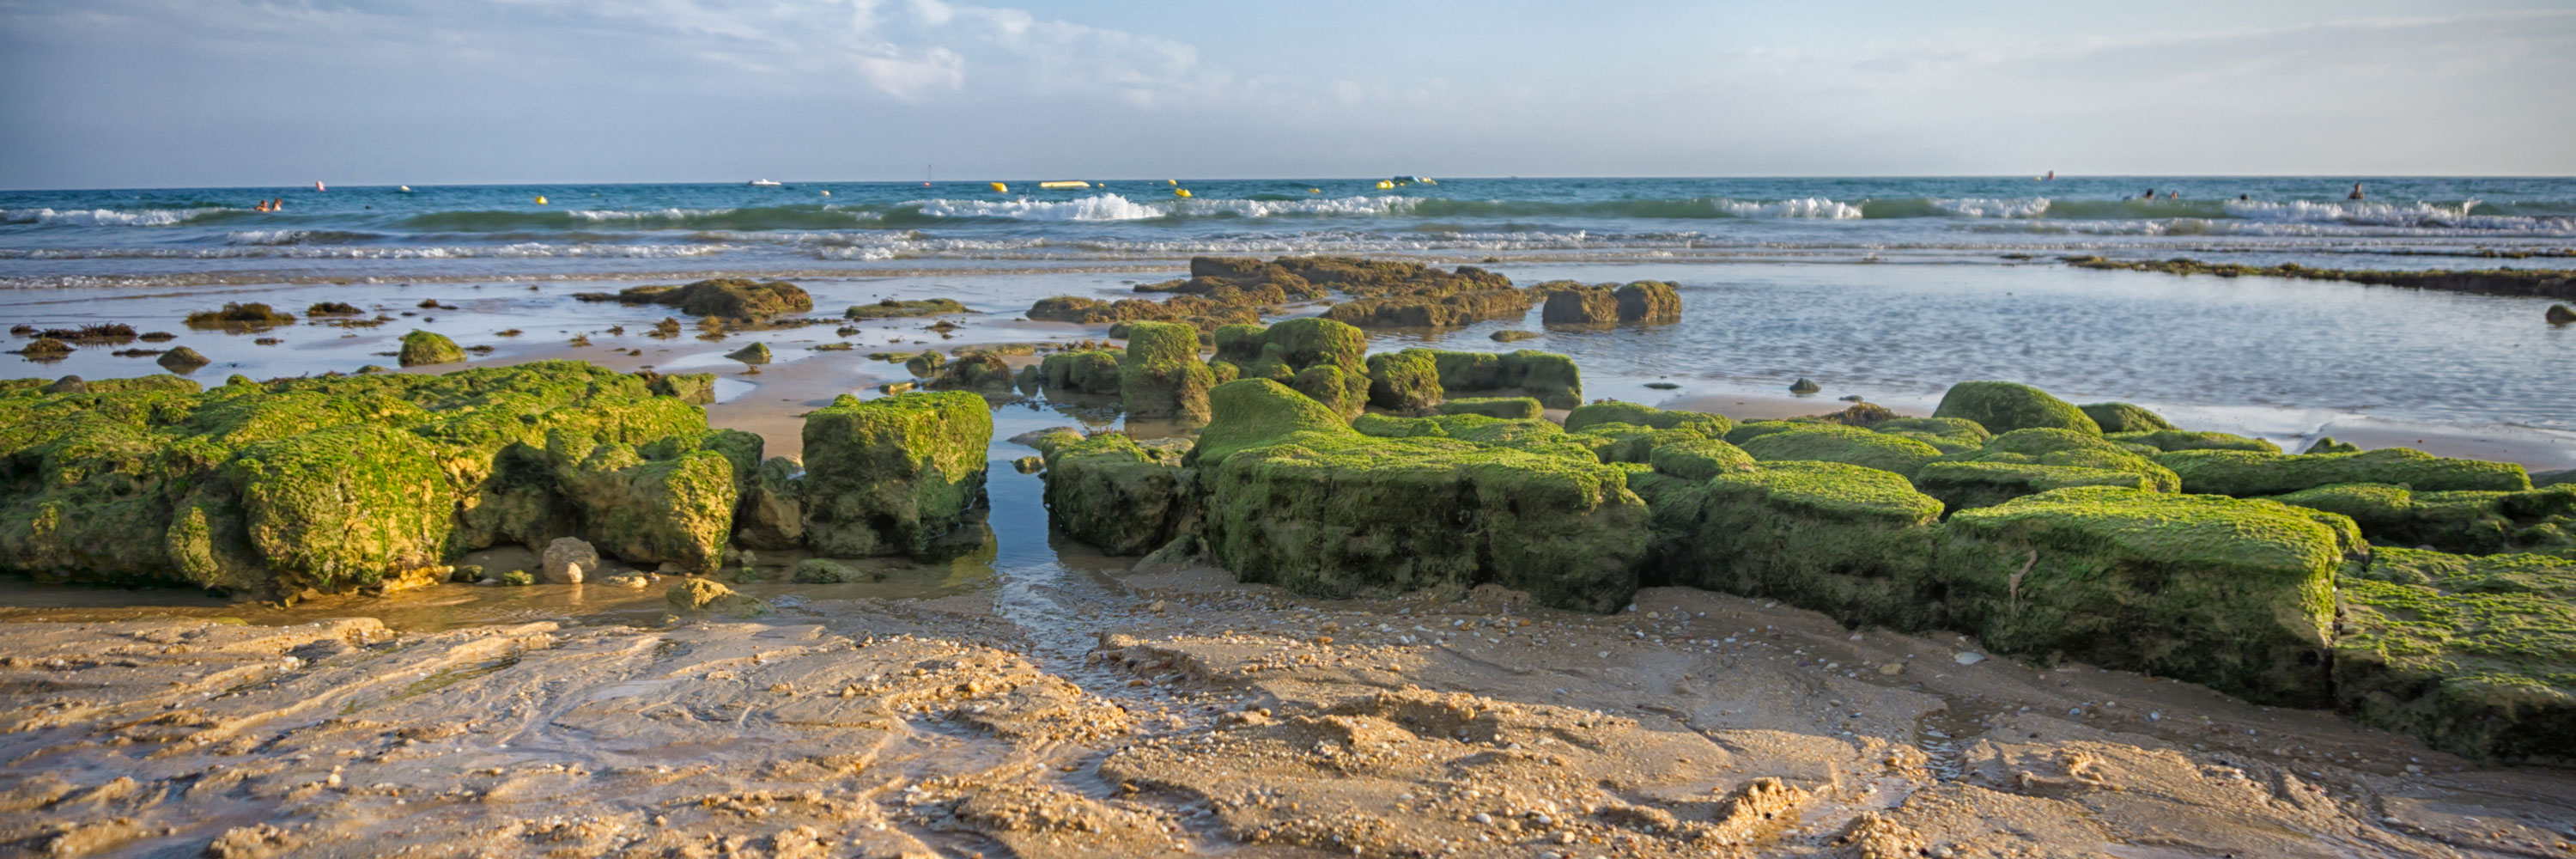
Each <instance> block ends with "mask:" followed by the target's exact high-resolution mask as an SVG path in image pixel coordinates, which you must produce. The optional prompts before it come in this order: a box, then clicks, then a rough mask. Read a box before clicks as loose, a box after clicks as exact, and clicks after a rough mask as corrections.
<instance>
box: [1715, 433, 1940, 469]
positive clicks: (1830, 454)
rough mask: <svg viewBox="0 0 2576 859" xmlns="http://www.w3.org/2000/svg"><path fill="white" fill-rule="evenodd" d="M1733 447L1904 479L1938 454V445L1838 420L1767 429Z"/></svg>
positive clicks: (1762, 456) (1761, 456) (1759, 456)
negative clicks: (1812, 425) (1787, 429)
mask: <svg viewBox="0 0 2576 859" xmlns="http://www.w3.org/2000/svg"><path fill="white" fill-rule="evenodd" d="M1737 447H1741V448H1743V449H1744V452H1745V453H1747V454H1750V455H1752V457H1753V458H1754V459H1755V460H1758V461H1761V462H1779V461H1784V460H1802V461H1812V462H1839V463H1844V464H1846V465H1858V466H1863V467H1867V468H1875V469H1878V470H1880V471H1886V472H1892V473H1894V474H1896V475H1897V476H1899V477H1904V478H1908V479H1911V478H1912V477H1913V476H1914V473H1915V472H1916V471H1919V470H1921V469H1922V468H1923V466H1924V465H1925V464H1927V463H1930V462H1932V461H1933V460H1936V459H1940V458H1941V449H1940V448H1936V447H1933V446H1931V445H1929V444H1925V443H1923V442H1919V441H1915V440H1913V439H1910V438H1906V437H1904V436H1899V435H1892V434H1889V433H1880V432H1871V431H1869V430H1865V429H1861V428H1859V427H1852V426H1843V425H1841V424H1822V425H1819V426H1818V427H1817V428H1815V429H1809V430H1801V431H1797V432H1778V433H1770V434H1768V435H1763V436H1759V437H1756V438H1752V439H1747V440H1746V441H1745V442H1744V443H1743V444H1740V445H1737Z"/></svg>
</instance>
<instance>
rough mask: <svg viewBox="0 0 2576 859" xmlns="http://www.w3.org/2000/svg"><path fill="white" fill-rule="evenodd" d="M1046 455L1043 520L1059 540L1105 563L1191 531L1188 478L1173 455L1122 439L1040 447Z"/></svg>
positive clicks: (1055, 439) (1193, 500)
mask: <svg viewBox="0 0 2576 859" xmlns="http://www.w3.org/2000/svg"><path fill="white" fill-rule="evenodd" d="M1038 448H1039V450H1040V451H1042V452H1043V453H1044V454H1045V455H1046V503H1047V519H1048V521H1049V522H1051V523H1053V524H1054V525H1055V527H1056V528H1057V529H1058V530H1061V531H1063V532H1064V533H1065V536H1068V537H1072V538H1074V539H1076V540H1080V541H1082V542H1084V543H1088V544H1090V545H1092V546H1094V547H1096V548H1098V549H1100V550H1101V551H1103V552H1106V553H1108V554H1111V555H1142V554H1145V553H1147V552H1150V551H1153V550H1154V549H1155V548H1157V547H1159V546H1162V545H1163V544H1165V543H1169V542H1171V540H1172V538H1173V537H1174V536H1176V535H1179V534H1182V533H1185V532H1187V531H1190V530H1192V529H1194V528H1195V527H1196V526H1197V522H1198V503H1197V494H1196V486H1195V484H1194V482H1193V480H1192V472H1191V471H1189V470H1188V469H1184V468H1182V467H1181V455H1180V453H1179V452H1177V451H1172V450H1168V449H1165V448H1161V447H1148V446H1145V445H1140V444H1137V443H1136V440H1135V439H1133V438H1129V437H1128V436H1126V435H1125V434H1123V433H1102V434H1100V435H1096V436H1092V437H1090V438H1082V437H1080V436H1077V435H1074V434H1072V433H1069V432H1068V433H1061V434H1058V435H1052V436H1048V437H1046V438H1043V439H1040V440H1039V442H1038Z"/></svg>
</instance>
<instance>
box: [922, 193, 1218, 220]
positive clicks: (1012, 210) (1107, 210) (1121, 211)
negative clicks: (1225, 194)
mask: <svg viewBox="0 0 2576 859" xmlns="http://www.w3.org/2000/svg"><path fill="white" fill-rule="evenodd" d="M1176 202H1177V201H1176ZM1245 202H1249V201H1245ZM904 205H905V206H907V207H910V208H911V209H912V210H913V211H915V212H917V213H919V214H921V215H923V216H925V217H931V218H1010V219H1013V220H1022V221H1141V220H1146V219H1149V218H1164V217H1170V216H1171V214H1172V211H1173V210H1172V209H1171V208H1170V207H1169V204H1166V206H1163V207H1157V206H1149V205H1146V204H1143V203H1138V202H1136V201H1133V200H1129V199H1127V198H1125V197H1121V196H1119V195H1116V194H1101V195H1099V196H1096V197H1080V198H1076V199H1072V200H1037V199H1031V198H1027V197H1021V198H1018V199H1012V200H945V199H941V200H915V201H912V202H909V203H905V204H904Z"/></svg>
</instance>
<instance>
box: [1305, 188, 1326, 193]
mask: <svg viewBox="0 0 2576 859" xmlns="http://www.w3.org/2000/svg"><path fill="white" fill-rule="evenodd" d="M1306 193H1309V194H1321V193H1324V189H1322V188H1308V189H1306Z"/></svg>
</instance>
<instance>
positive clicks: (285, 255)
mask: <svg viewBox="0 0 2576 859" xmlns="http://www.w3.org/2000/svg"><path fill="white" fill-rule="evenodd" d="M728 249H729V248H728V246H726V245H714V244H685V245H681V244H672V245H594V244H553V243H548V242H519V243H514V244H506V245H450V246H438V247H352V246H346V245H298V244H251V245H236V246H230V247H220V248H32V249H20V248H7V249H0V259H17V260H81V259H183V260H184V259H205V260H216V259H315V260H322V259H346V260H385V259H393V260H401V259H536V258H579V257H596V258H621V259H662V258H671V257H693V256H706V255H709V254H715V253H722V252H724V251H726V250H728Z"/></svg>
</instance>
